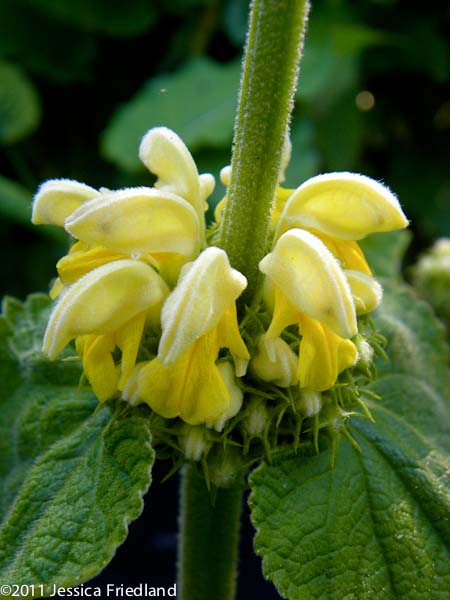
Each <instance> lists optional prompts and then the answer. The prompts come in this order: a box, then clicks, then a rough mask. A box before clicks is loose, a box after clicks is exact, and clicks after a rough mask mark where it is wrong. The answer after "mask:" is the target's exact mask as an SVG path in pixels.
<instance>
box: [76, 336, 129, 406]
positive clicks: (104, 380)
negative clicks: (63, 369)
mask: <svg viewBox="0 0 450 600" xmlns="http://www.w3.org/2000/svg"><path fill="white" fill-rule="evenodd" d="M83 337H84V340H83V343H82V350H83V351H82V355H83V369H84V372H85V373H86V376H87V378H88V380H89V383H90V384H91V387H92V390H93V392H94V394H95V395H96V396H97V398H98V399H99V401H100V402H105V401H106V400H109V398H111V397H112V396H113V395H114V394H115V393H116V391H117V382H118V379H119V372H118V369H117V367H116V366H115V364H114V360H113V358H112V352H113V350H114V348H115V345H116V343H115V339H114V335H89V336H83ZM77 348H78V349H80V345H77Z"/></svg>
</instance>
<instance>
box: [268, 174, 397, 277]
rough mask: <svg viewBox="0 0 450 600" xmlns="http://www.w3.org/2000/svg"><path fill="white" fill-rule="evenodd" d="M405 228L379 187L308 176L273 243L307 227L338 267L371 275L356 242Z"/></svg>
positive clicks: (357, 179)
mask: <svg viewBox="0 0 450 600" xmlns="http://www.w3.org/2000/svg"><path fill="white" fill-rule="evenodd" d="M278 210H280V206H279V205H278ZM407 225H408V220H407V219H406V217H405V215H404V214H403V211H402V209H401V207H400V204H399V202H398V200H397V198H396V197H395V196H394V194H392V192H391V191H390V190H389V189H388V188H387V187H385V186H383V185H382V184H381V183H378V182H377V181H374V180H373V179H370V177H366V176H364V175H358V174H355V173H346V172H343V173H327V174H326V175H317V176H316V177H311V179H308V180H307V181H306V182H305V183H303V184H302V185H301V186H300V187H298V188H297V189H296V190H294V192H293V193H292V194H291V195H289V197H288V199H287V201H286V204H285V206H284V208H283V210H281V214H280V217H279V219H278V221H277V224H276V229H275V236H274V243H276V242H277V240H278V239H279V238H280V236H281V235H282V234H283V233H284V232H286V231H289V229H293V228H301V229H306V230H308V231H310V232H311V233H314V235H316V236H317V237H319V238H320V239H321V240H322V242H323V243H324V244H325V245H326V246H327V247H328V249H329V250H330V251H331V253H332V254H333V255H334V256H335V257H336V258H338V259H339V261H340V263H341V265H342V267H344V268H346V269H350V270H355V271H362V272H364V273H366V274H368V275H370V274H371V271H370V268H369V266H368V264H367V262H366V260H365V258H364V255H363V253H362V252H361V249H360V248H359V246H358V244H357V243H356V242H357V240H360V239H362V238H364V237H366V236H367V235H369V234H371V233H379V232H384V231H394V230H395V229H403V228H404V227H407Z"/></svg>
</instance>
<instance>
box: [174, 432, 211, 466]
mask: <svg viewBox="0 0 450 600" xmlns="http://www.w3.org/2000/svg"><path fill="white" fill-rule="evenodd" d="M180 445H181V448H182V450H183V453H184V455H185V457H186V458H187V459H188V460H194V461H195V462H198V461H199V460H200V459H201V457H202V456H203V454H204V453H205V451H206V450H207V449H208V447H209V443H208V441H207V439H206V430H205V428H204V427H201V426H193V425H187V424H186V425H184V427H183V429H182V431H181V435H180Z"/></svg>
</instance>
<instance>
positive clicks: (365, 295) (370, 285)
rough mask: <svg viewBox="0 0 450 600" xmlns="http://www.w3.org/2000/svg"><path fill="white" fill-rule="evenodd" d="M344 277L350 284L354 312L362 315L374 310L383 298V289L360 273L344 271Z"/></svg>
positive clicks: (369, 277) (376, 282)
mask: <svg viewBox="0 0 450 600" xmlns="http://www.w3.org/2000/svg"><path fill="white" fill-rule="evenodd" d="M345 275H346V277H347V281H348V283H349V284H350V289H351V291H352V295H353V299H354V301H355V306H356V312H357V313H358V314H359V315H363V314H365V313H369V312H372V310H375V309H376V308H377V306H379V304H380V302H381V299H382V297H383V288H382V287H381V285H380V284H379V283H378V281H376V280H375V279H374V278H373V277H371V276H370V275H366V274H365V273H361V272H360V271H350V270H346V271H345Z"/></svg>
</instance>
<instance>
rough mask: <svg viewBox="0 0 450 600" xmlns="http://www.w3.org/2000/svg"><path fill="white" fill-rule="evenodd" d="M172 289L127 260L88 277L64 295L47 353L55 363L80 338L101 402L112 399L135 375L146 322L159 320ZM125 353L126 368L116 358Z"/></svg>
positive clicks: (144, 267)
mask: <svg viewBox="0 0 450 600" xmlns="http://www.w3.org/2000/svg"><path fill="white" fill-rule="evenodd" d="M168 291H169V290H168V288H167V286H166V284H165V283H164V281H163V280H162V278H161V277H160V276H159V275H158V274H157V273H156V271H155V270H154V269H153V268H152V267H150V266H148V265H146V264H144V263H143V262H139V261H134V260H129V259H122V260H117V261H114V262H111V263H108V264H105V265H102V266H100V267H98V268H96V269H94V270H93V271H91V272H89V273H87V274H86V275H84V276H83V277H81V278H80V279H78V280H77V281H76V283H74V284H73V285H72V286H70V287H69V288H68V289H66V290H65V291H63V293H62V294H60V296H59V299H58V301H57V303H56V304H55V306H54V307H53V310H52V312H51V314H50V318H49V321H48V325H47V329H46V332H45V336H44V343H43V351H44V352H46V353H47V354H48V356H49V357H50V359H55V358H56V357H57V355H58V354H59V352H60V351H61V350H62V349H63V348H64V347H65V346H66V345H67V344H68V343H69V342H70V341H71V340H73V339H74V338H76V342H77V350H78V351H79V353H80V354H81V356H82V359H83V368H84V370H85V373H86V375H87V377H88V379H89V382H90V384H91V386H92V389H93V390H94V393H95V394H96V396H97V397H98V399H99V400H100V401H101V402H102V401H105V400H107V399H108V398H110V397H111V396H112V395H113V394H114V393H115V392H116V391H117V390H118V389H122V387H123V386H124V384H125V381H126V380H127V378H128V377H129V376H130V374H131V372H132V371H133V368H134V365H135V363H136V358H137V353H138V349H139V345H140V342H141V337H142V332H143V329H144V325H145V322H146V320H147V319H148V318H151V317H152V316H155V315H159V312H160V310H161V304H162V302H163V300H164V298H165V297H166V296H167V294H168ZM116 347H118V348H119V349H120V350H121V352H122V356H121V364H120V368H118V367H116V365H115V362H114V360H113V356H112V353H113V352H114V350H115V348H116Z"/></svg>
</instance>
